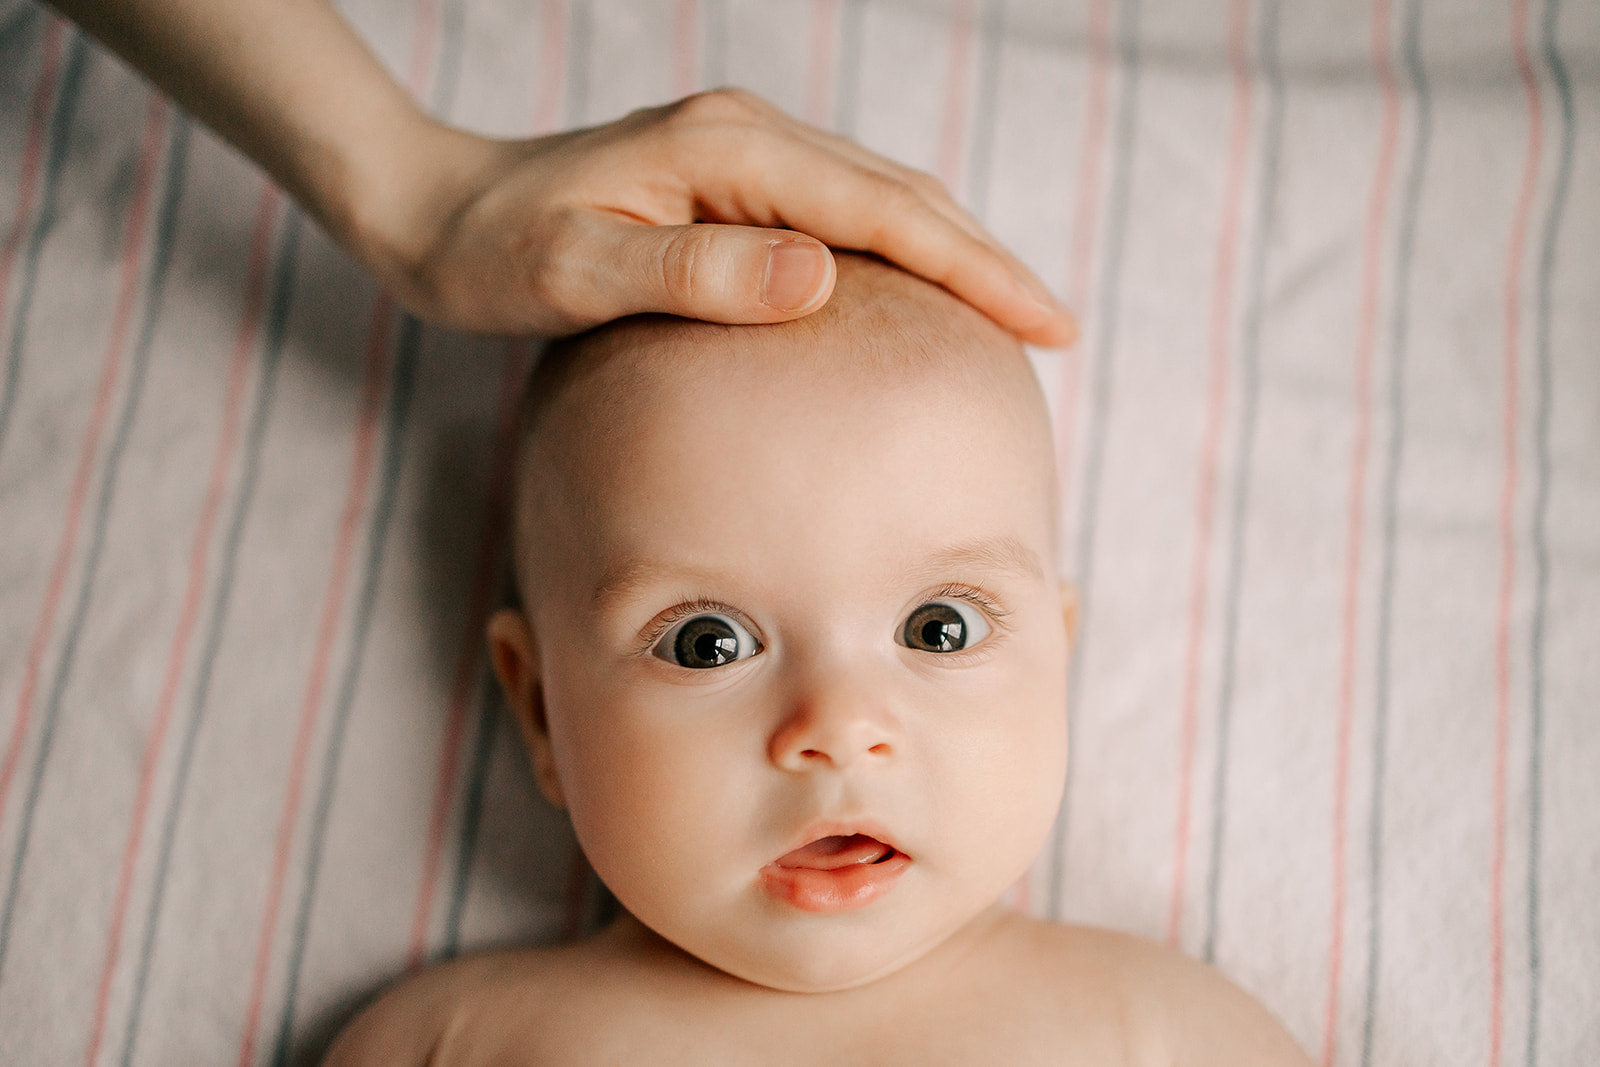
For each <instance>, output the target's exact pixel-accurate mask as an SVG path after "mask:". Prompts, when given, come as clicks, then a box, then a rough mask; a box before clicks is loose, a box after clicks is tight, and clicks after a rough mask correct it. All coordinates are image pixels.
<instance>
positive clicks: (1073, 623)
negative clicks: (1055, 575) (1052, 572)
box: [1061, 578, 1078, 652]
mask: <svg viewBox="0 0 1600 1067" xmlns="http://www.w3.org/2000/svg"><path fill="white" fill-rule="evenodd" d="M1061 622H1062V625H1064V626H1065V627H1066V628H1067V650H1068V652H1070V651H1071V650H1072V649H1074V648H1076V647H1077V645H1078V586H1077V584H1076V583H1074V582H1069V581H1068V580H1067V579H1065V578H1063V579H1061Z"/></svg>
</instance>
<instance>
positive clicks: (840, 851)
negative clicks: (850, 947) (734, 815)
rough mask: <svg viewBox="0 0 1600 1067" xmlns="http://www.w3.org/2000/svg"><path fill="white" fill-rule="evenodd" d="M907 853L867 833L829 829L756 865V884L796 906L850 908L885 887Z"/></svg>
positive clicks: (829, 909)
mask: <svg viewBox="0 0 1600 1067" xmlns="http://www.w3.org/2000/svg"><path fill="white" fill-rule="evenodd" d="M910 865H911V857H910V856H908V855H906V854H905V853H904V852H901V851H900V850H899V849H897V848H895V847H894V846H893V845H891V844H888V843H886V842H884V841H880V840H878V839H877V838H876V837H873V836H871V835H870V834H831V835H829V836H827V837H819V838H817V839H816V840H815V841H812V842H810V843H809V844H805V845H801V846H800V847H799V848H797V849H795V850H793V851H792V852H786V853H784V854H783V855H782V856H779V857H778V858H777V859H775V860H773V861H772V862H771V863H769V864H767V865H766V866H765V867H763V868H762V869H761V886H762V888H763V889H765V890H766V891H767V894H768V895H769V896H771V897H773V898H774V899H775V900H778V901H781V902H783V903H785V904H789V905H792V906H794V907H796V908H799V909H800V910H801V911H810V912H821V913H825V914H826V913H832V912H840V911H853V910H854V909H856V908H862V907H865V906H866V905H868V904H870V903H872V902H873V901H874V900H876V899H878V898H879V897H881V896H882V895H883V894H885V893H887V892H888V891H889V890H890V888H891V887H892V886H893V885H894V883H895V882H896V881H898V880H899V878H900V876H901V875H902V874H904V873H905V870H906V868H907V867H909V866H910Z"/></svg>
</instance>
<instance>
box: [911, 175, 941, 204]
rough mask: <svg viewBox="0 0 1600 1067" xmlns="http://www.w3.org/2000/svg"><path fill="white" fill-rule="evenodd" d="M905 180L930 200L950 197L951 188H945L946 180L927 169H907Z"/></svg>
mask: <svg viewBox="0 0 1600 1067" xmlns="http://www.w3.org/2000/svg"><path fill="white" fill-rule="evenodd" d="M904 180H905V182H906V184H907V185H909V186H911V188H912V189H914V190H916V192H917V193H918V194H919V195H921V196H924V197H927V198H928V199H930V200H931V199H942V200H948V199H949V198H950V190H949V189H947V188H945V184H944V182H942V181H940V180H939V179H938V178H936V177H934V176H933V175H932V174H929V173H928V172H927V171H925V170H907V171H906V174H905V178H904Z"/></svg>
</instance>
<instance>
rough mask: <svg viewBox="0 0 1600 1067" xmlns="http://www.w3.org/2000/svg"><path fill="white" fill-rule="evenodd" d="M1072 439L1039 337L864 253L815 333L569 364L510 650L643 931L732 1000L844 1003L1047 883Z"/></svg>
mask: <svg viewBox="0 0 1600 1067" xmlns="http://www.w3.org/2000/svg"><path fill="white" fill-rule="evenodd" d="M1050 441H1051V438H1050V432H1049V425H1048V419H1047V416H1046V412H1045V408H1044V404H1043V401H1042V398H1041V396H1040V394H1039V390H1038V387H1037V384H1036V383H1035V381H1034V378H1033V374H1032V370H1031V368H1030V367H1029V365H1028V362H1027V360H1026V358H1025V356H1024V355H1023V353H1022V351H1021V350H1020V347H1019V346H1018V345H1017V343H1016V342H1015V340H1014V339H1012V338H1011V337H1010V336H1009V335H1007V334H1005V333H1004V332H1003V331H1001V330H1000V329H999V328H998V327H996V326H994V325H993V323H991V322H990V321H989V320H987V319H986V318H984V317H983V316H982V315H980V314H979V313H977V312H976V311H973V310H972V309H971V308H969V307H967V306H966V305H964V304H962V303H961V302H960V301H958V300H956V299H955V298H954V297H952V296H950V295H949V294H948V293H946V292H944V291H943V290H941V289H938V288H937V287H934V286H932V285H929V284H928V283H926V282H923V281H920V280H918V279H915V278H912V277H911V276H909V275H905V274H902V273H901V272H899V271H897V270H895V269H893V268H891V267H887V266H885V265H883V264H881V263H879V262H877V261H874V260H869V259H863V258H859V257H848V256H845V257H840V265H839V281H838V286H837V289H836V291H835V295H834V297H833V299H832V301H831V302H830V303H829V304H828V305H827V307H825V308H824V309H823V310H822V311H820V312H818V313H817V314H815V315H813V316H811V317H809V318H806V319H802V320H799V321H796V322H791V323H785V324H781V325H776V326H758V327H749V326H746V327H724V326H715V325H710V324H705V323H692V322H686V321H682V320H675V319H664V318H647V319H634V320H624V321H621V322H618V323H613V324H611V325H609V326H606V327H603V328H602V329H600V330H598V331H594V332H592V333H590V334H586V335H582V336H580V337H579V338H576V339H573V340H569V341H567V342H564V343H562V344H561V345H559V346H557V347H556V348H555V349H554V350H552V352H551V353H549V354H548V356H547V358H546V360H545V361H544V362H543V363H542V364H541V366H540V368H539V369H538V370H537V371H536V374H535V382H534V385H533V387H532V390H531V392H530V399H529V404H528V411H527V419H526V427H525V431H524V442H523V455H522V461H521V464H520V468H519V476H518V489H517V501H516V525H515V529H516V544H515V548H514V551H515V557H516V563H517V571H518V578H519V586H520V591H521V594H522V601H523V610H522V611H521V612H517V613H510V612H508V613H503V614H501V615H500V616H497V618H496V620H495V621H494V623H493V625H492V627H491V634H492V643H493V646H494V652H495V659H496V665H497V668H498V669H499V671H500V673H501V677H502V680H503V681H504V682H505V685H506V688H507V690H508V693H509V694H510V696H511V699H512V702H513V704H514V705H515V708H516V711H517V714H518V716H519V719H520V721H521V723H522V726H523V730H524V734H525V737H526V739H527V742H528V745H529V748H530V751H531V753H532V757H533V761H534V764H535V768H536V772H537V776H538V779H539V782H540V785H541V788H542V789H543V791H544V792H545V794H546V795H547V796H548V797H550V799H551V800H552V801H553V802H555V803H557V804H558V805H560V806H562V807H564V808H566V809H567V810H568V811H569V812H570V814H571V817H572V822H573V826H574V828H575V830H576V832H577V835H578V838H579V841H580V842H581V844H582V846H583V848H584V851H585V853H586V854H587V856H588V858H589V860H590V862H591V863H592V864H593V866H594V868H595V870H596V871H597V872H598V874H599V875H600V877H601V878H602V879H603V880H604V881H605V883H606V885H607V886H608V887H609V888H610V889H611V890H612V892H613V893H615V894H616V896H617V898H618V899H619V900H620V901H621V903H622V904H623V905H624V907H626V908H627V909H628V911H629V912H630V913H631V914H632V915H634V916H635V917H636V918H637V919H639V920H640V921H641V922H643V923H644V924H645V925H647V926H649V927H650V928H651V929H653V930H655V931H656V932H657V933H658V934H660V935H661V936H663V937H665V938H666V939H668V940H669V941H672V942H673V943H675V944H677V945H678V946H680V947H681V948H683V949H685V950H686V951H688V952H690V953H691V954H693V955H695V956H698V957H699V958H700V959H702V960H704V961H706V962H707V963H710V964H712V965H713V966H715V967H718V968H720V969H722V970H724V971H726V972H728V973H730V974H733V975H736V976H738V977H741V978H745V979H748V980H750V981H753V982H757V983H760V984H764V985H768V986H772V987H777V988H781V989H789V990H828V989H841V988H849V987H853V986H857V985H860V984H862V983H865V982H868V981H871V980H872V979H875V978H878V977H880V976H883V975H885V974H888V973H891V972H893V971H895V970H898V969H899V968H902V967H904V966H905V965H906V964H908V963H910V962H912V961H914V960H916V959H918V958H919V957H921V956H922V955H923V954H925V953H926V952H928V951H929V950H930V949H931V948H933V947H934V946H936V945H938V944H939V943H941V942H942V941H944V940H945V939H946V938H948V937H950V936H951V935H952V934H953V933H955V932H956V931H957V930H959V929H960V928H961V927H963V926H964V925H965V924H967V923H969V922H970V921H972V920H973V919H974V918H975V917H976V916H978V915H979V914H980V913H982V912H984V911H986V910H987V909H988V908H989V907H990V905H991V904H993V902H994V901H995V900H996V899H997V898H998V897H999V896H1000V895H1001V893H1003V892H1004V891H1005V889H1006V888H1007V887H1008V886H1010V885H1011V884H1012V883H1013V882H1014V881H1015V880H1016V879H1017V878H1018V877H1019V876H1020V875H1021V874H1022V873H1023V872H1024V871H1025V870H1026V868H1027V866H1028V865H1029V863H1030V862H1031V860H1032V859H1033V857H1034V854H1035V852H1036V851H1037V849H1038V847H1039V845H1040V843H1041V842H1042V840H1043V839H1044V837H1045V835H1046V833H1047V832H1048V830H1049V827H1050V825H1051V823H1052V821H1053V819H1054V816H1055V812H1056V808H1057V803H1058V800H1059V796H1060V791H1061V787H1062V782H1063V778H1064V774H1065V766H1066V709H1065V675H1066V659H1067V649H1068V642H1069V636H1070V635H1069V623H1068V618H1069V615H1070V612H1069V610H1068V606H1067V602H1066V600H1064V597H1063V592H1062V587H1061V585H1060V583H1059V582H1058V580H1057V577H1056V574H1055V568H1054V563H1053V554H1054V553H1053V550H1054V507H1053V486H1054V473H1053V467H1052V462H1051V448H1050Z"/></svg>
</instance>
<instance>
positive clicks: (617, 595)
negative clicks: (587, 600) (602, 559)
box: [593, 559, 717, 607]
mask: <svg viewBox="0 0 1600 1067" xmlns="http://www.w3.org/2000/svg"><path fill="white" fill-rule="evenodd" d="M668 577H670V578H674V579H677V580H679V581H692V582H703V583H709V582H710V581H711V580H712V579H714V578H716V577H717V575H716V574H715V572H712V571H707V570H701V569H700V568H698V567H684V566H673V565H670V564H667V563H663V562H661V561H659V560H653V559H630V560H626V561H624V562H622V563H620V564H617V565H615V566H613V567H611V568H609V569H608V570H606V572H605V573H604V574H602V575H601V577H600V584H599V585H596V586H595V587H594V597H593V601H594V604H595V606H596V607H603V606H604V605H605V604H607V603H609V602H611V601H613V600H621V599H626V598H627V597H628V595H629V594H631V593H633V592H634V591H635V590H637V589H641V588H643V587H645V586H648V585H653V584H655V583H657V582H660V581H662V580H664V579H666V578H668Z"/></svg>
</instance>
